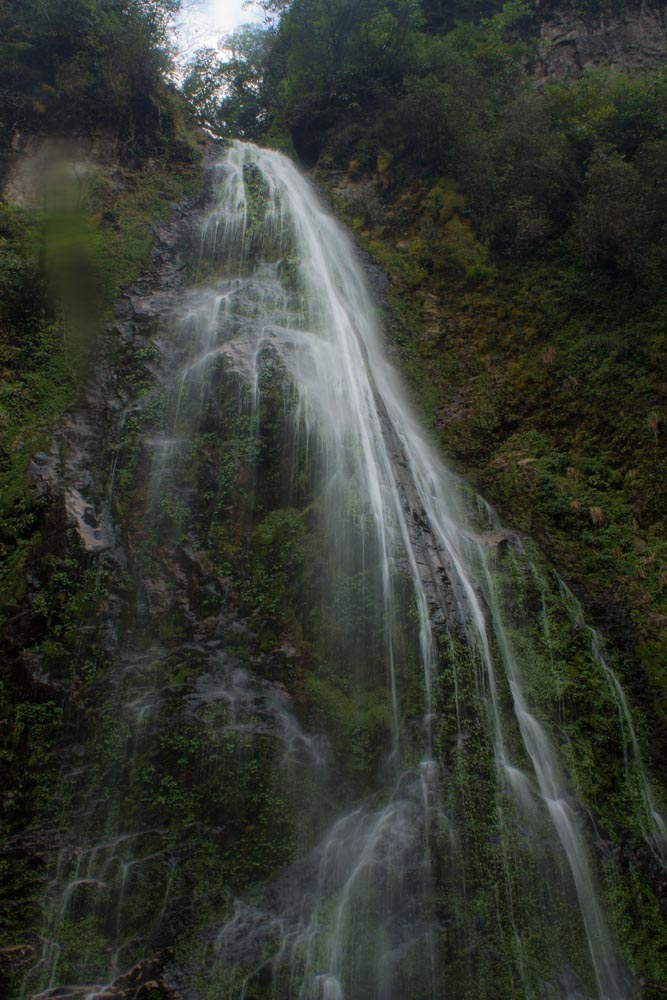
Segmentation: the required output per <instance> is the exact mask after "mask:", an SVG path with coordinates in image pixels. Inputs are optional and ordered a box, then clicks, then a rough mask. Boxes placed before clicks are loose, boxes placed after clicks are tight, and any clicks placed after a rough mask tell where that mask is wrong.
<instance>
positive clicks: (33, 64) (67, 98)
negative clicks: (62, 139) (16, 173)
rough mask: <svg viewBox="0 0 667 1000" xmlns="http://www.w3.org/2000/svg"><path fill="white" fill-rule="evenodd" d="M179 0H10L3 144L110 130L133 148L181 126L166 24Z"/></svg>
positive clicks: (1, 31) (1, 73)
mask: <svg viewBox="0 0 667 1000" xmlns="http://www.w3.org/2000/svg"><path fill="white" fill-rule="evenodd" d="M179 3H180V0H6V2H5V3H3V4H2V7H1V8H0V39H2V41H1V42H0V135H2V139H1V140H0V143H1V145H0V148H2V147H3V146H5V144H6V145H10V144H11V141H12V138H13V137H14V136H15V135H16V134H17V133H26V132H28V133H31V132H34V131H40V132H47V133H51V134H53V133H57V134H67V135H71V134H72V133H75V134H76V133H78V134H82V133H86V132H90V131H97V132H99V131H104V130H107V131H113V132H115V133H116V134H117V135H118V137H119V138H120V139H122V140H123V141H125V142H126V143H131V144H132V146H133V151H140V150H141V149H142V148H143V149H151V148H152V147H154V146H155V145H156V143H158V144H159V137H160V136H164V137H165V138H164V142H163V145H166V144H167V143H168V141H169V138H171V137H173V135H174V134H175V132H177V131H178V128H179V124H180V122H179V110H178V105H177V103H176V101H175V100H174V94H173V88H170V87H169V86H168V84H167V82H166V74H167V73H168V71H169V69H170V66H171V55H170V51H169V36H168V29H169V24H170V19H171V18H172V17H173V16H174V14H175V13H176V11H177V9H178V7H179Z"/></svg>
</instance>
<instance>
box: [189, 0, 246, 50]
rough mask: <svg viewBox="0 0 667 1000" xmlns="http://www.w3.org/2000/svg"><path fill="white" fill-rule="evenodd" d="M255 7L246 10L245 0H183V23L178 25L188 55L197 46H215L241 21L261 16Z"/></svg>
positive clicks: (241, 22) (244, 21)
mask: <svg viewBox="0 0 667 1000" xmlns="http://www.w3.org/2000/svg"><path fill="white" fill-rule="evenodd" d="M260 15H261V11H260V12H259V13H258V12H257V10H254V9H253V8H252V7H250V8H248V9H247V10H243V0H183V15H182V17H183V23H182V25H181V26H179V32H178V39H179V49H180V50H181V53H182V56H185V58H186V59H187V57H188V55H191V54H192V53H193V52H194V50H195V49H199V48H202V47H203V46H207V47H211V48H213V47H215V45H216V44H217V42H218V41H219V40H220V38H222V37H223V35H228V34H230V33H231V32H232V31H234V29H235V28H238V26H239V25H240V24H249V23H250V22H252V21H255V22H256V21H259V20H261V17H260Z"/></svg>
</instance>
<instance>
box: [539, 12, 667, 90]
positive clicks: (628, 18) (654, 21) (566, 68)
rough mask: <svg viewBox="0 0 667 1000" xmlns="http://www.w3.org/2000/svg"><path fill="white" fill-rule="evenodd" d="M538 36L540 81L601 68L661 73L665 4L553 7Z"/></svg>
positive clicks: (665, 50)
mask: <svg viewBox="0 0 667 1000" xmlns="http://www.w3.org/2000/svg"><path fill="white" fill-rule="evenodd" d="M546 6H547V5H545V4H541V5H540V7H541V8H542V9H544V7H546ZM540 7H538V11H540ZM540 13H541V11H540ZM539 37H540V41H539V44H538V58H537V63H536V66H535V70H534V73H535V76H537V77H538V79H544V80H553V79H556V78H558V77H563V76H568V75H570V74H573V73H580V72H582V71H584V70H589V69H596V68H598V67H607V68H610V69H616V70H622V71H626V72H633V71H638V70H639V71H645V70H651V69H657V68H659V67H660V66H663V65H664V64H665V60H666V58H667V5H665V4H664V3H650V2H646V0H641V2H640V3H629V4H605V5H604V6H602V7H600V8H599V9H596V10H592V11H589V12H582V11H581V9H578V8H577V6H576V5H568V4H550V5H549V9H548V10H546V11H544V20H542V22H541V24H540V32H539Z"/></svg>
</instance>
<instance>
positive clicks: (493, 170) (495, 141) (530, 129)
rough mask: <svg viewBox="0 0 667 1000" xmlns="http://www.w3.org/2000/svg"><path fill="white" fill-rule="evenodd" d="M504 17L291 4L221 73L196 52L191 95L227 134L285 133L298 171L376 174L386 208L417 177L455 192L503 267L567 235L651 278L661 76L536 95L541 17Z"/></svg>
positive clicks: (439, 248) (566, 83)
mask: <svg viewBox="0 0 667 1000" xmlns="http://www.w3.org/2000/svg"><path fill="white" fill-rule="evenodd" d="M265 6H266V7H267V8H268V9H269V11H271V10H273V11H274V12H275V10H276V5H275V4H272V3H267V4H266V5H265ZM589 6H590V5H589ZM499 8H501V5H500V4H493V3H470V2H462V3H450V4H444V3H431V2H428V0H427V2H425V3H423V4H421V5H420V4H419V3H417V2H416V0H391V2H389V3H387V2H385V0H363V2H362V3H356V2H353V0H335V2H331V0H295V2H293V3H292V4H289V5H283V6H282V7H281V6H280V5H279V6H278V11H279V14H280V17H279V19H278V21H277V23H274V24H273V25H271V26H269V27H268V28H266V29H259V28H254V29H250V30H246V31H243V32H241V33H239V34H237V35H236V36H235V37H234V38H233V39H232V40H231V41H230V43H229V44H230V47H231V48H230V53H231V57H230V58H228V59H227V58H226V59H224V60H223V61H220V60H219V58H216V55H215V53H214V52H213V51H212V50H208V51H207V52H205V53H200V54H199V55H198V56H197V58H195V60H194V61H193V63H192V64H191V66H190V73H189V75H188V79H187V81H186V92H187V93H188V94H189V95H190V96H191V98H192V99H193V100H195V101H196V102H197V103H199V104H200V105H202V104H204V105H205V120H206V123H207V125H208V126H209V127H210V128H212V129H214V130H217V131H219V132H221V133H222V134H224V135H238V134H242V135H245V136H250V137H257V136H260V135H267V134H268V137H269V139H271V138H273V139H274V140H275V139H276V138H279V137H280V136H281V135H283V136H284V135H286V134H287V135H288V136H289V138H290V140H291V142H292V143H293V145H294V148H295V149H296V152H297V153H298V154H299V156H300V157H301V158H302V159H305V160H306V161H307V162H310V163H314V162H315V161H319V163H320V165H322V166H330V167H336V168H341V167H342V168H348V166H349V165H350V164H352V166H353V169H355V170H357V171H370V172H372V171H375V170H376V169H379V170H380V172H381V173H382V174H383V181H384V186H385V189H388V190H389V193H391V188H392V187H398V186H399V185H402V184H405V183H406V181H408V182H409V181H410V180H411V179H414V178H415V176H427V177H433V178H438V177H445V178H453V179H455V181H456V182H457V184H458V185H459V187H460V189H461V190H462V192H463V193H464V194H465V199H466V200H465V210H464V211H459V212H458V213H457V217H459V218H461V219H463V220H464V221H469V222H471V223H472V224H473V227H474V230H475V234H476V236H477V238H478V239H479V240H481V242H482V243H483V244H488V245H489V247H490V248H491V249H492V250H493V251H496V252H497V253H499V254H502V255H503V256H513V257H516V256H517V255H526V254H531V253H535V252H545V251H546V250H547V249H548V248H549V247H550V245H551V243H552V241H553V240H554V239H559V238H560V237H562V236H563V235H567V237H568V241H569V242H568V247H569V250H570V251H571V252H572V253H575V254H577V255H579V256H580V257H581V258H582V259H583V261H584V262H586V263H601V264H603V265H605V266H609V267H612V268H616V269H619V270H621V271H634V272H642V273H645V272H651V273H653V272H655V271H656V270H657V269H659V268H660V266H661V265H662V264H664V260H665V255H666V254H667V242H666V240H665V232H666V228H665V227H666V226H667V203H666V202H665V198H664V190H665V180H666V177H665V171H666V169H667V168H666V167H665V164H667V138H666V132H667V75H666V74H665V71H656V72H654V73H649V74H644V75H640V76H638V77H636V78H633V77H629V76H627V75H626V74H623V73H617V72H612V71H607V70H597V71H592V72H589V73H587V74H584V75H582V76H580V77H577V78H575V79H567V80H561V81H558V82H555V83H549V84H547V85H539V86H538V85H536V83H535V82H534V81H533V79H532V77H531V73H530V71H531V66H532V65H533V64H534V62H535V58H536V48H535V45H536V42H535V39H536V32H537V29H538V24H539V22H538V18H537V13H536V10H535V8H534V6H531V5H529V4H527V3H525V2H523V0H510V2H508V3H506V4H505V5H504V6H502V9H499ZM204 96H205V98H206V99H205V101H203V100H202V98H203V97H204ZM434 221H435V222H436V227H437V219H436V218H434ZM456 225H458V223H457V224H456ZM453 228H455V227H450V232H449V234H447V232H446V231H443V228H442V227H439V229H440V232H439V238H438V239H436V243H435V245H432V251H433V252H432V255H431V259H430V261H429V262H428V264H429V266H431V267H437V266H438V261H439V260H440V259H442V257H443V256H444V257H448V256H451V254H450V253H449V252H448V248H447V247H446V246H444V245H443V240H444V243H447V242H449V243H451V242H452V241H454V242H455V241H456V238H457V237H456V234H455V233H453V232H451V230H452V229H453ZM462 238H463V237H462V236H461V234H460V233H459V235H458V240H459V242H460V240H461V239H462Z"/></svg>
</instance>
